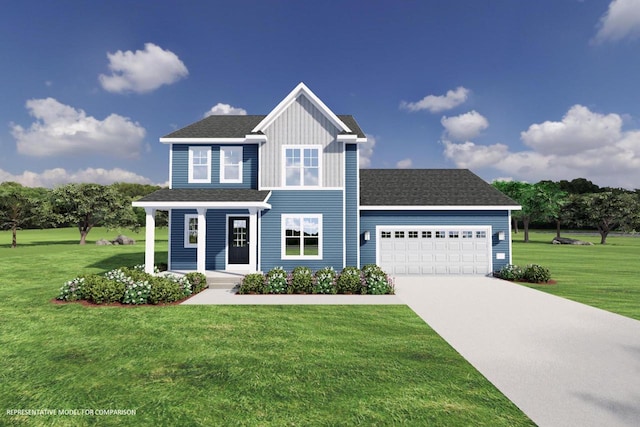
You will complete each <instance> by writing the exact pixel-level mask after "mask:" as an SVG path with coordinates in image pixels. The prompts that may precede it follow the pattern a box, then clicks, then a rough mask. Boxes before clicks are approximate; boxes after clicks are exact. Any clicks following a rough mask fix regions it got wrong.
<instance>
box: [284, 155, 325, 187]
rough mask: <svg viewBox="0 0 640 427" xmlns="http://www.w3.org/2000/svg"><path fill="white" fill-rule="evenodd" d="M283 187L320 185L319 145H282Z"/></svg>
mask: <svg viewBox="0 0 640 427" xmlns="http://www.w3.org/2000/svg"><path fill="white" fill-rule="evenodd" d="M284 185H285V187H318V186H319V185H320V147H312V146H297V147H284Z"/></svg>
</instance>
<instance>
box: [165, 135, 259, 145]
mask: <svg viewBox="0 0 640 427" xmlns="http://www.w3.org/2000/svg"><path fill="white" fill-rule="evenodd" d="M266 140H267V137H266V136H265V135H246V136H245V137H244V138H160V142H162V143H163V144H194V143H195V144H238V143H242V144H259V143H261V142H265V141H266Z"/></svg>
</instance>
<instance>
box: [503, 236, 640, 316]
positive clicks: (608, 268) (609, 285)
mask: <svg viewBox="0 0 640 427" xmlns="http://www.w3.org/2000/svg"><path fill="white" fill-rule="evenodd" d="M554 236H555V233H551V232H531V233H530V237H529V238H530V240H531V242H530V243H523V242H522V234H515V235H514V245H513V262H514V264H518V265H525V264H529V263H535V264H541V265H543V266H545V267H548V268H549V269H550V270H551V278H552V279H553V280H556V281H557V284H555V285H527V286H530V287H532V288H535V289H538V290H541V291H544V292H549V293H551V294H554V295H558V296H562V297H565V298H569V299H572V300H575V301H578V302H581V303H584V304H588V305H591V306H593V307H598V308H601V309H603V310H607V311H611V312H614V313H618V314H621V315H623V316H628V317H631V318H634V319H638V320H640V237H630V236H627V237H619V236H609V237H608V238H607V244H606V245H601V244H600V243H599V242H600V236H598V235H590V236H586V235H577V236H576V235H573V234H566V235H563V236H565V237H574V238H577V239H580V240H586V241H590V242H593V243H594V245H593V246H574V245H552V244H551V240H552V239H553V237H554Z"/></svg>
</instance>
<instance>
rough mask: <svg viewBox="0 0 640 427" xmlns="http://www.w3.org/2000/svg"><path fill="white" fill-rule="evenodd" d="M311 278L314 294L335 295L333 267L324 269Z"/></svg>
mask: <svg viewBox="0 0 640 427" xmlns="http://www.w3.org/2000/svg"><path fill="white" fill-rule="evenodd" d="M313 278H314V283H313V293H314V294H335V293H337V292H338V289H337V288H336V272H335V271H334V270H333V267H325V268H323V269H320V270H318V271H316V274H315V275H314V277H313Z"/></svg>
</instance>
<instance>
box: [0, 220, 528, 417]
mask: <svg viewBox="0 0 640 427" xmlns="http://www.w3.org/2000/svg"><path fill="white" fill-rule="evenodd" d="M117 234H118V232H117V231H115V232H114V231H111V232H107V231H105V230H103V229H96V230H93V231H91V233H90V234H89V236H88V239H89V241H88V244H87V246H85V247H82V246H79V245H77V241H78V239H79V233H78V232H77V230H73V229H68V230H48V231H31V230H26V231H20V232H19V233H18V245H19V246H18V248H17V249H10V248H9V247H8V246H9V245H8V243H9V242H10V235H9V233H6V232H0V313H2V314H1V316H2V319H1V320H2V321H0V366H2V369H0V402H1V404H0V425H29V426H32V425H36V426H38V425H62V426H64V425H94V424H99V425H122V424H129V425H149V426H156V425H196V426H198V425H200V426H209V425H260V426H270V425H273V426H280V425H292V426H293V425H336V426H338V425H349V426H351V425H366V426H369V425H396V424H406V425H436V426H437V425H446V426H449V425H491V426H494V425H505V426H515V425H532V423H531V422H530V420H528V419H527V417H526V416H525V415H524V414H523V413H522V412H520V411H519V410H518V408H516V407H515V406H514V405H513V404H512V403H511V402H510V401H509V400H508V399H506V398H505V397H504V396H503V395H502V394H501V393H500V392H499V391H497V390H496V389H495V388H494V387H493V386H492V385H491V384H490V383H489V382H488V381H487V380H486V379H485V378H484V377H482V376H481V375H480V374H479V373H478V372H477V371H476V370H475V369H474V368H473V367H472V366H471V365H469V364H468V363H467V362H466V361H465V360H464V359H463V358H462V357H460V355H459V354H457V353H456V352H455V351H454V350H453V349H452V348H451V347H450V346H449V345H448V344H447V343H446V342H444V341H443V340H442V339H441V338H440V337H439V336H438V335H437V334H436V333H435V332H433V330H432V329H431V328H429V327H428V326H427V325H426V324H425V323H424V322H422V320H420V318H419V317H418V316H416V315H415V314H414V313H413V312H412V311H411V310H410V309H409V308H407V307H405V306H253V307H247V306H163V307H148V306H145V307H128V308H121V307H85V306H82V305H80V304H64V305H58V304H53V303H51V300H52V299H53V298H54V297H55V296H56V295H57V293H58V290H59V288H60V286H62V284H63V283H64V282H65V281H67V280H69V279H71V278H73V277H75V276H76V275H78V274H81V273H101V272H104V271H107V270H110V269H113V268H116V267H120V266H127V265H134V264H140V263H142V262H143V260H144V243H143V240H144V230H142V231H141V232H140V233H138V234H133V233H130V232H125V234H127V235H129V236H131V237H133V238H134V239H136V240H139V243H138V244H136V245H134V246H96V245H95V244H94V242H95V240H98V239H100V238H102V237H105V238H107V239H110V238H113V237H115V235H117ZM156 238H157V241H156V250H157V253H156V262H163V261H165V262H166V258H167V252H166V251H167V242H166V230H165V231H164V232H163V231H162V230H157V232H156ZM4 242H7V244H4ZM44 409H47V410H62V411H64V410H91V411H94V413H98V411H106V410H109V409H114V410H123V411H126V410H130V411H132V410H135V415H126V414H125V415H104V414H108V412H101V413H102V414H103V415H94V416H91V415H10V414H16V410H44ZM11 411H13V412H11ZM67 413H71V412H67ZM129 413H130V412H129Z"/></svg>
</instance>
